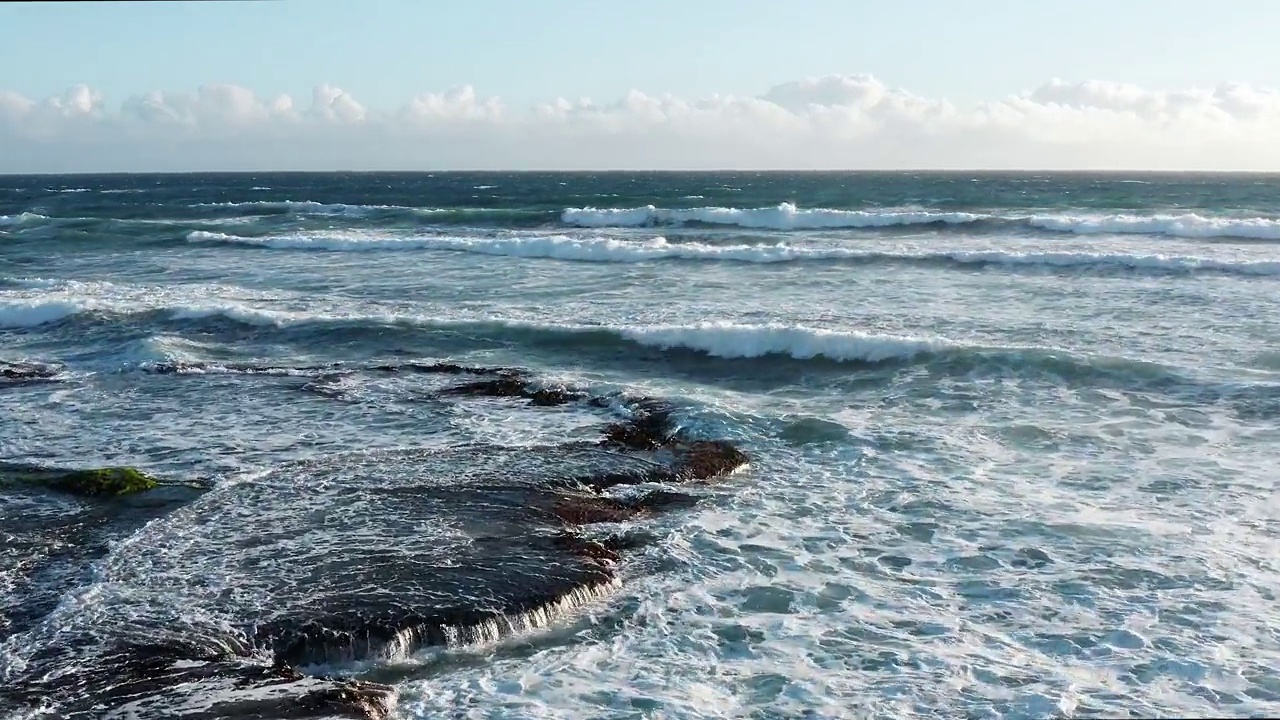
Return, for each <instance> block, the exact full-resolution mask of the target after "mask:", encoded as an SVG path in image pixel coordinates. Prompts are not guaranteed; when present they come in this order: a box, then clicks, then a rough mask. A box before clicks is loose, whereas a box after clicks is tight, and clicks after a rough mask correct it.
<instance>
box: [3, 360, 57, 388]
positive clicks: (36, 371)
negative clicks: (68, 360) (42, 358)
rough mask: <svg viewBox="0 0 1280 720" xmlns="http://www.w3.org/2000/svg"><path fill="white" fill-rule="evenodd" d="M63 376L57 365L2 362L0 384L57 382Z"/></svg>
mask: <svg viewBox="0 0 1280 720" xmlns="http://www.w3.org/2000/svg"><path fill="white" fill-rule="evenodd" d="M61 374H62V368H60V367H57V366H55V365H46V364H44V363H35V362H9V361H6V360H0V384H4V385H23V384H27V383H45V382H56V381H57V380H58V378H59V376H60V375H61Z"/></svg>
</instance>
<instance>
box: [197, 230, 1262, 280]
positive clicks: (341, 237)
mask: <svg viewBox="0 0 1280 720" xmlns="http://www.w3.org/2000/svg"><path fill="white" fill-rule="evenodd" d="M187 240H188V241H189V242H196V243H201V242H203V243H208V242H221V243H229V244H241V245H251V246H255V247H264V248H272V249H291V250H325V251H333V252H373V251H389V250H439V251H447V252H463V253H473V254H478V255H493V256H503V257H518V258H547V259H556V260H571V261H578V262H598V263H634V262H648V261H657V260H702V261H728V262H743V263H761V264H768V263H787V262H805V261H808V262H812V261H824V260H825V261H844V262H854V263H900V264H918V265H944V266H955V267H973V266H977V267H985V266H1014V267H1047V268H1065V269H1085V270H1088V269H1095V270H1121V271H1137V272H1156V273H1192V272H1218V273H1225V274H1234V275H1248V276H1274V275H1280V261H1245V260H1219V259H1214V258H1204V257H1195V256H1178V255H1134V254H1127V253H1089V252H1010V251H1003V250H949V251H943V250H940V251H933V252H919V251H898V252H893V251H868V250H858V249H854V248H846V247H806V246H794V245H787V244H784V243H777V244H770V245H763V244H761V245H713V244H707V243H698V242H693V243H672V242H670V241H668V240H667V239H666V238H663V237H654V238H648V239H643V240H641V239H635V240H626V239H619V238H609V237H571V236H567V235H536V236H523V237H467V236H443V235H440V236H388V235H376V234H369V233H361V232H338V233H333V232H317V233H300V234H290V235H274V236H267V237H242V236H239V235H229V234H226V233H220V232H211V231H207V230H196V231H193V232H191V233H188V234H187Z"/></svg>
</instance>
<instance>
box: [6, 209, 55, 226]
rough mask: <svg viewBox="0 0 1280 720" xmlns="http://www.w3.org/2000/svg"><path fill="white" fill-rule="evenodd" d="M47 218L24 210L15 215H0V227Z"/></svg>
mask: <svg viewBox="0 0 1280 720" xmlns="http://www.w3.org/2000/svg"><path fill="white" fill-rule="evenodd" d="M48 219H49V218H48V217H46V216H44V215H41V214H39V213H33V212H24V213H18V214H17V215H0V227H12V226H14V225H25V224H27V223H33V222H40V221H41V220H48Z"/></svg>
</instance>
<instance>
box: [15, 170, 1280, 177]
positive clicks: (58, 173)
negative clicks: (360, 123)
mask: <svg viewBox="0 0 1280 720" xmlns="http://www.w3.org/2000/svg"><path fill="white" fill-rule="evenodd" d="M582 173H610V174H642V173H661V174H668V175H677V174H686V175H698V174H728V173H756V174H769V173H772V174H788V175H803V174H812V175H817V174H841V175H852V174H865V175H872V174H878V175H887V174H908V173H921V174H935V175H963V174H986V175H996V174H1008V175H1031V174H1041V175H1043V174H1055V175H1073V174H1074V175H1085V174H1093V175H1123V174H1127V175H1280V169H1276V170H1169V169H1142V168H1128V169H1116V168H1098V169H1090V168H1084V169H1080V168H1077V169H1054V168H1016V169H1010V168H958V169H952V168H894V169H867V168H862V169H855V168H848V169H815V168H769V169H764V168H761V169H744V168H737V169H731V168H704V169H663V168H650V169H635V168H608V169H595V170H589V169H564V168H524V169H509V170H504V169H467V168H454V169H443V170H355V169H328V170H296V169H280V170H69V171H47V170H46V171H35V172H0V178H7V177H57V176H61V177H83V176H90V175H96V176H116V175H263V174H275V175H334V174H351V175H377V174H381V175H432V174H442V175H449V174H459V175H460V174H494V175H499V174H501V175H519V174H543V175H555V174H561V175H569V174H582Z"/></svg>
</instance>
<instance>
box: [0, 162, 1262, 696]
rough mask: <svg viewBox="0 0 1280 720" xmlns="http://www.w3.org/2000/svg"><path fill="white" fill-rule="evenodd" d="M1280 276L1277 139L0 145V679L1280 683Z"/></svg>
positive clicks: (81, 691) (891, 690)
mask: <svg viewBox="0 0 1280 720" xmlns="http://www.w3.org/2000/svg"><path fill="white" fill-rule="evenodd" d="M1278 290H1280V177H1276V176H1265V175H1173V174H1163V175H1143V174H1128V175H1121V174H1108V175H1088V174H983V173H976V174H975V173H946V174H941V173H939V174H930V173H878V174H877V173H846V174H839V173H594V174H593V173H563V174H555V173H515V174H504V173H436V174H425V173H424V174H356V173H353V174H338V173H335V174H252V175H251V174H225V175H218V174H194V175H112V176H5V177H0V717H3V718H6V720H8V719H9V718H223V717H225V718H231V717H260V718H286V717H288V718H300V717H333V718H338V717H343V718H373V717H379V718H381V717H391V718H397V719H400V718H403V719H419V718H422V719H425V718H485V719H494V720H497V719H516V718H521V719H523V718H529V719H531V720H532V719H535V718H538V719H541V718H563V719H569V718H608V719H614V718H617V719H619V720H621V719H623V718H663V719H668V720H694V719H695V718H696V719H707V720H710V719H713V718H715V719H719V718H752V719H760V720H765V719H770V718H808V719H818V718H864V717H865V718H923V717H930V718H1048V717H1247V716H1252V717H1260V716H1270V717H1276V716H1280V673H1277V668H1280V603H1278V602H1277V592H1280V495H1277V479H1278V478H1280V469H1278V468H1280V462H1278V461H1280V297H1278V295H1277V291H1278ZM486 378H489V379H486ZM492 378H497V380H492ZM655 407H660V408H661V410H660V414H661V417H662V421H663V422H664V423H665V425H663V428H664V429H663V430H662V433H665V434H663V436H662V437H663V438H665V439H663V440H662V441H661V442H659V443H650V444H649V445H646V446H645V447H644V448H643V450H644V452H643V453H641V452H640V450H641V449H642V448H641V445H642V444H643V443H638V442H633V443H632V444H631V445H627V446H626V447H622V446H621V445H619V446H617V447H612V446H609V445H608V442H607V440H608V438H609V437H619V436H621V435H620V434H621V433H622V431H620V430H618V428H620V427H623V426H626V427H629V428H632V429H634V427H639V425H642V424H643V423H644V422H646V421H645V420H644V417H648V416H645V415H644V413H646V412H649V411H650V410H652V409H653V408H655ZM646 408H649V410H646ZM655 417H656V416H655ZM655 422H656V421H655ZM627 423H631V425H627ZM633 426H634V427H633ZM655 426H656V425H655ZM610 428H613V429H612V430H611V429H610ZM610 433H612V435H610ZM602 438H604V439H603V440H602ZM672 438H677V439H674V440H673V439H672ZM704 441H720V442H721V445H717V446H716V447H732V448H736V449H737V450H738V451H740V452H741V453H743V454H745V457H746V458H747V459H748V460H747V462H746V464H745V465H741V464H740V463H736V464H734V467H725V468H722V469H724V470H725V472H719V471H717V472H701V470H697V469H695V470H690V471H687V472H686V471H685V470H682V469H680V468H688V467H701V466H698V463H697V462H693V464H692V465H688V464H686V465H679V463H678V462H677V461H678V459H679V458H681V457H692V455H688V453H692V452H693V451H694V450H691V449H690V448H693V449H695V450H696V449H698V448H703V449H705V448H706V447H709V445H706V443H705V442H704ZM664 443H665V444H664ZM673 443H674V444H673ZM700 443H701V444H700ZM655 447H656V448H657V449H656V450H655V449H654V448H655ZM726 452H727V451H726ZM680 453H686V455H681V454H680ZM673 458H675V459H673ZM679 462H685V461H679ZM664 463H665V464H664ZM32 465H36V466H41V467H46V468H60V469H64V470H68V469H70V470H74V469H86V468H97V467H106V466H134V467H137V468H140V469H142V470H144V471H146V472H147V473H150V474H151V475H153V476H155V477H156V478H158V479H159V480H160V482H161V486H160V487H158V488H156V489H153V490H150V491H147V492H143V493H139V494H137V495H133V496H128V497H121V498H114V497H111V498H101V497H80V496H77V495H72V494H68V493H65V492H60V491H57V490H51V489H49V488H45V487H41V486H39V485H38V484H32V483H30V482H21V481H5V480H4V479H3V478H4V477H5V473H6V472H8V473H10V474H11V475H12V474H13V473H17V472H18V470H16V469H15V468H21V467H25V466H32ZM738 465H741V466H740V467H739V466H738ZM5 468H8V470H5ZM662 468H666V469H667V470H662ZM671 468H676V469H675V470H671ZM668 470H671V471H670V472H668ZM15 477H16V476H15ZM583 478H586V479H585V480H584V479H583ZM627 478H631V479H629V480H628V479H627ZM565 498H569V500H568V501H566V500H565ZM565 502H570V503H571V504H572V503H579V504H580V505H581V507H579V505H574V507H578V508H579V509H578V510H575V511H572V512H570V511H566V510H564V509H563V508H564V505H563V503H565ZM582 507H585V508H587V509H586V510H582V509H581V508H582ZM548 508H551V509H548ZM606 509H608V512H606V511H605V510H606ZM615 511H616V512H615ZM575 513H576V514H575ZM566 533H568V534H566ZM569 535H572V536H573V537H574V538H576V539H574V540H566V539H565V538H566V537H569ZM592 538H595V539H592ZM588 542H590V543H596V544H593V545H591V546H590V547H591V548H595V549H594V550H584V549H583V547H585V545H583V544H584V543H588ZM575 543H577V544H575ZM344 693H345V694H344ZM353 698H354V699H353ZM254 703H257V704H256V705H255V704H254ZM246 708H252V710H251V711H250V710H247V709H246ZM254 713H257V714H254Z"/></svg>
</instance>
